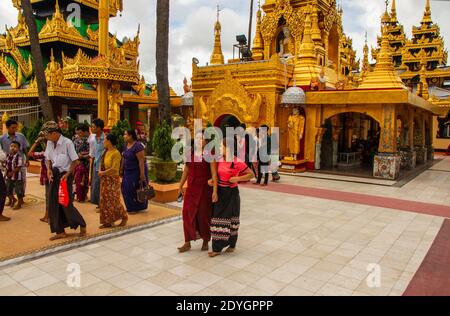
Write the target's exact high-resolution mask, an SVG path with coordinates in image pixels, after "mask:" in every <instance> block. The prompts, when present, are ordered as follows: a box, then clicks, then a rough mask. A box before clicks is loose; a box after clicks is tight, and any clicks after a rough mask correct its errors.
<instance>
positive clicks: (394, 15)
mask: <svg viewBox="0 0 450 316" xmlns="http://www.w3.org/2000/svg"><path fill="white" fill-rule="evenodd" d="M391 19H392V22H397V5H396V3H395V0H392V7H391Z"/></svg>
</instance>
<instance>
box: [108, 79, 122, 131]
mask: <svg viewBox="0 0 450 316" xmlns="http://www.w3.org/2000/svg"><path fill="white" fill-rule="evenodd" d="M122 105H123V96H122V93H121V92H120V83H118V82H114V83H113V84H112V86H111V94H110V95H109V96H108V128H110V129H111V128H113V127H114V126H115V125H116V124H117V122H118V121H119V120H120V107H121V106H122Z"/></svg>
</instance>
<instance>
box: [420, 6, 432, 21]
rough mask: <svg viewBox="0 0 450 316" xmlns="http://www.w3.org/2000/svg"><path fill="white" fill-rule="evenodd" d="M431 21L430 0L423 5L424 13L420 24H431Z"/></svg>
mask: <svg viewBox="0 0 450 316" xmlns="http://www.w3.org/2000/svg"><path fill="white" fill-rule="evenodd" d="M431 23H433V20H432V19H431V6H430V0H427V2H426V4H425V12H424V13H423V19H422V24H431Z"/></svg>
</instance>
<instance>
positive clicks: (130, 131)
mask: <svg viewBox="0 0 450 316" xmlns="http://www.w3.org/2000/svg"><path fill="white" fill-rule="evenodd" d="M127 134H128V135H129V136H131V138H133V140H134V141H135V142H137V140H138V137H137V134H136V131H135V130H134V129H129V130H127Z"/></svg>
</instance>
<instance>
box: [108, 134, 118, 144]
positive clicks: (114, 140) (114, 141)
mask: <svg viewBox="0 0 450 316" xmlns="http://www.w3.org/2000/svg"><path fill="white" fill-rule="evenodd" d="M106 139H107V140H109V141H110V142H111V144H112V145H113V146H114V147H116V146H117V144H118V143H119V141H118V139H117V136H116V135H114V134H108V135H106Z"/></svg>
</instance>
